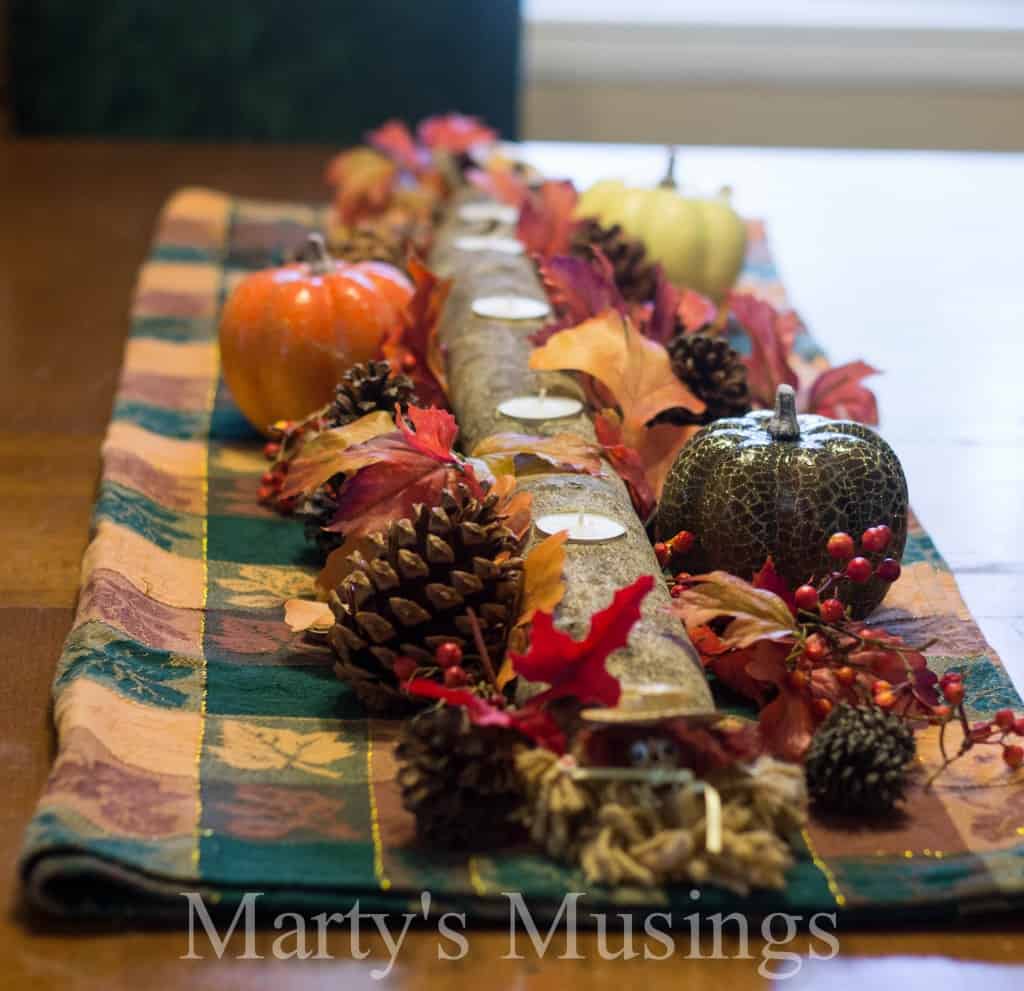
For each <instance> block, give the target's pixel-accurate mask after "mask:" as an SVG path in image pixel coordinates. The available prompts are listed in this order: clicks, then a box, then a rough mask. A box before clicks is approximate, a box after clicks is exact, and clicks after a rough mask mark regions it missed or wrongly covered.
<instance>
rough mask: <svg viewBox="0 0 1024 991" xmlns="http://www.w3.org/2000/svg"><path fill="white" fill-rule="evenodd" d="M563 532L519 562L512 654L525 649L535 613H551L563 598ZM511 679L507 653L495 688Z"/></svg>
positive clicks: (565, 533) (513, 674) (539, 545)
mask: <svg viewBox="0 0 1024 991" xmlns="http://www.w3.org/2000/svg"><path fill="white" fill-rule="evenodd" d="M568 539H569V533H568V531H567V530H560V531H559V532H558V533H553V534H552V535H551V536H550V537H548V538H546V539H545V540H542V541H541V542H540V543H539V544H537V546H536V547H534V548H533V550H531V551H530V553H529V554H527V555H526V558H525V560H524V561H523V597H522V602H521V605H520V613H519V619H518V620H516V625H515V628H514V629H513V630H512V639H511V644H512V648H513V650H515V651H522V650H524V649H525V647H526V643H527V641H526V627H527V626H528V625H529V624H530V622H531V621H532V620H533V617H534V614H535V613H537V612H548V613H550V612H554V610H555V607H556V606H557V605H558V604H559V603H560V602H561V601H562V598H563V597H564V596H565V582H564V581H563V580H562V573H563V571H564V569H565V542H566V541H567V540H568ZM514 677H515V671H514V670H513V668H512V663H511V660H510V658H509V654H506V655H505V662H504V663H503V664H502V666H501V670H500V671H499V672H498V687H499V688H504V687H505V685H507V684H508V683H509V682H510V681H511V680H512V679H513V678H514Z"/></svg>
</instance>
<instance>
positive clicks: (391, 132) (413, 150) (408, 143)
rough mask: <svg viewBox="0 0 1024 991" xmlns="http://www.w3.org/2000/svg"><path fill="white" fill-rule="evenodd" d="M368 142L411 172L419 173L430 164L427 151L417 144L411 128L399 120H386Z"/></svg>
mask: <svg viewBox="0 0 1024 991" xmlns="http://www.w3.org/2000/svg"><path fill="white" fill-rule="evenodd" d="M366 141H367V143H368V144H369V145H371V146H372V147H374V148H376V149H377V151H379V152H382V153H383V154H385V155H387V156H388V158H390V159H391V160H392V161H394V162H397V163H398V165H400V166H401V167H402V168H403V169H407V170H408V171H409V172H413V173H416V172H419V171H420V170H421V169H423V168H424V167H425V166H426V165H428V164H429V163H430V155H429V154H428V153H427V151H426V149H424V148H422V147H421V146H420V145H418V144H416V141H415V139H414V138H413V136H412V133H411V132H410V131H409V128H408V127H406V126H405V123H404V122H403V121H400V120H398V119H397V118H392V119H391V120H386V121H385V122H384V123H383V124H381V125H380V127H378V128H375V129H374V130H372V131H370V132H369V134H367V135H366Z"/></svg>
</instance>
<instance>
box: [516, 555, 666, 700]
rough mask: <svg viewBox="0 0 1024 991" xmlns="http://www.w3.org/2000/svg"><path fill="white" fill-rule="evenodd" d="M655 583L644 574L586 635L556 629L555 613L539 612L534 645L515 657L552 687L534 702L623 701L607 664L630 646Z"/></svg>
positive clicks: (525, 671)
mask: <svg viewBox="0 0 1024 991" xmlns="http://www.w3.org/2000/svg"><path fill="white" fill-rule="evenodd" d="M653 587H654V578H653V577H651V575H641V576H640V577H639V578H638V579H637V580H636V581H635V582H633V584H632V585H628V586H626V587H625V588H620V589H619V590H618V591H617V592H616V593H615V596H614V598H613V599H612V602H611V605H610V606H608V607H607V608H606V609H602V610H601V611H600V612H597V613H594V615H593V616H592V617H591V620H590V632H589V633H588V634H587V636H586V638H585V639H583V640H573V638H572V637H570V636H569V635H568V634H566V633H562V632H561V631H560V630H557V629H555V623H554V618H553V617H552V614H551V613H548V612H539V613H537V614H536V615H535V616H534V617H533V630H532V632H531V636H530V649H529V650H528V651H527V653H525V654H514V655H513V657H512V666H513V668H514V669H515V671H516V673H517V674H520V675H522V676H523V677H524V678H526V679H527V680H528V681H542V682H547V684H549V685H550V686H551V687H550V688H549V689H548V690H547V691H546V692H543V693H541V694H540V695H537V696H535V697H534V699H533V700H532V701H533V702H534V704H536V705H542V704H544V703H546V702H551V701H553V700H555V699H559V698H565V697H567V696H568V697H573V698H576V699H578V700H579V701H580V702H581V703H587V702H597V703H600V704H602V705H609V706H614V705H617V704H618V701H619V695H620V694H621V688H620V686H619V680H618V678H615V677H613V676H612V675H611V674H609V673H608V671H607V670H606V668H605V663H606V662H607V660H608V655H609V654H611V653H612V651H614V650H618V649H619V648H620V647H624V646H625V645H626V642H627V641H628V639H629V631H630V630H631V629H632V628H633V626H634V625H635V624H636V622H637V620H638V619H639V618H640V603H641V602H642V601H643V599H644V596H646V595H647V593H648V592H650V590H651V589H652V588H653Z"/></svg>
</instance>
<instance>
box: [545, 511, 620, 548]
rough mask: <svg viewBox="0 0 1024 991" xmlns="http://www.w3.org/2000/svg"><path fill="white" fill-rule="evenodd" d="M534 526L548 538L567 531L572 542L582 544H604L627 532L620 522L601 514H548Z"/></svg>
mask: <svg viewBox="0 0 1024 991" xmlns="http://www.w3.org/2000/svg"><path fill="white" fill-rule="evenodd" d="M533 525H534V526H535V527H536V528H537V529H538V530H540V532H541V533H544V534H547V535H548V536H550V535H551V534H553V533H559V532H560V531H562V530H565V531H567V532H568V534H569V539H570V540H574V541H576V542H577V543H581V544H600V543H604V542H605V541H608V540H615V538H616V537H621V536H622V535H623V534H624V533H625V532H626V528H625V527H624V526H623V525H622V524H621V523H620V522H619V521H618V520H613V519H612V518H611V517H610V516H602V515H601V514H600V513H548V515H547V516H541V517H540V518H539V519H537V520H534V524H533Z"/></svg>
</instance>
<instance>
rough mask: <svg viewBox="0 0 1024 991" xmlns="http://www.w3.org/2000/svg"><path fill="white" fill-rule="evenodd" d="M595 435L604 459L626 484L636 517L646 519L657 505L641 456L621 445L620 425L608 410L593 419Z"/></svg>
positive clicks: (602, 411) (616, 417) (599, 412)
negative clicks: (602, 450)
mask: <svg viewBox="0 0 1024 991" xmlns="http://www.w3.org/2000/svg"><path fill="white" fill-rule="evenodd" d="M594 433H595V434H597V440H598V443H600V445H601V447H602V448H603V449H604V455H605V457H606V458H607V459H608V461H609V463H610V464H611V466H612V467H613V468H614V469H615V472H616V474H617V475H618V476H619V478H621V479H622V481H623V482H625V484H626V488H627V490H628V491H629V498H630V501H631V502H632V503H633V508H634V509H635V510H636V514H637V516H639V517H640V519H642V520H647V519H649V518H650V515H651V513H653V512H654V510H655V507H656V506H657V504H658V503H657V499H656V498H655V496H654V489H652V488H651V485H650V483H649V482H648V481H647V473H646V472H645V471H644V463H643V461H642V460H641V458H640V454H639V453H638V452H637V451H636V449H635V448H632V447H628V446H627V445H626V444H623V443H622V423H621V422H620V420H619V418H618V415H617V414H615V413H614V412H612V411H611V410H600V411H598V412H597V413H596V414H595V415H594Z"/></svg>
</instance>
